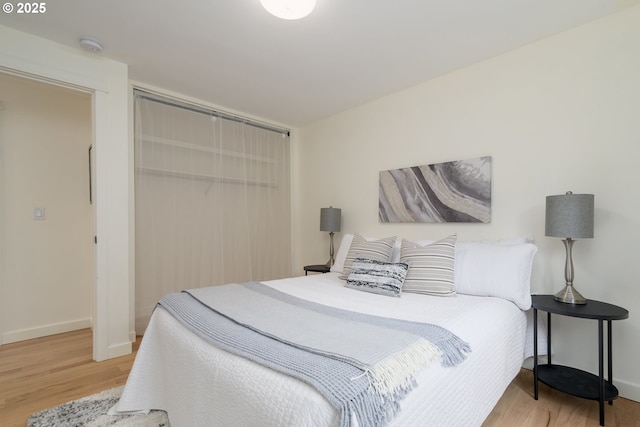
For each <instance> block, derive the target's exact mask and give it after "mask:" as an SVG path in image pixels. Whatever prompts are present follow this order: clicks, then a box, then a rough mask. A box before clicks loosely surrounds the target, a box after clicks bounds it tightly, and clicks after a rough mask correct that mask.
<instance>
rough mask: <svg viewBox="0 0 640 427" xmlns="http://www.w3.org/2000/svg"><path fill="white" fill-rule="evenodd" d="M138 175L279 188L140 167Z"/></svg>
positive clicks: (243, 180) (248, 181) (268, 184)
mask: <svg viewBox="0 0 640 427" xmlns="http://www.w3.org/2000/svg"><path fill="white" fill-rule="evenodd" d="M136 173H138V174H146V175H154V176H170V177H173V178H185V179H194V180H198V181H207V182H219V183H222V184H240V185H252V186H256V187H270V188H277V187H278V185H277V184H276V183H273V182H268V181H255V180H245V179H239V178H229V177H224V176H214V175H208V174H201V173H193V172H182V171H174V170H168V169H156V168H145V167H140V166H138V167H136Z"/></svg>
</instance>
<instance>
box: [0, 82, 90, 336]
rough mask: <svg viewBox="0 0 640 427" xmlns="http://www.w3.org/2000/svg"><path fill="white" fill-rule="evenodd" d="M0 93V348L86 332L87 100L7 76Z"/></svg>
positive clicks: (88, 243) (88, 316)
mask: <svg viewBox="0 0 640 427" xmlns="http://www.w3.org/2000/svg"><path fill="white" fill-rule="evenodd" d="M0 94H1V95H0V102H2V105H3V108H2V110H0V152H1V153H2V163H1V168H2V171H1V182H0V185H2V186H3V191H2V193H3V198H2V208H3V209H2V210H3V215H2V217H3V218H2V219H3V221H2V222H1V225H0V226H1V227H2V231H1V232H0V235H2V239H0V244H1V245H2V246H3V248H2V253H4V260H3V263H2V265H3V268H2V283H3V289H2V291H3V292H2V304H1V306H0V310H1V312H2V316H3V326H4V327H3V330H2V342H3V343H8V342H13V341H19V340H24V339H30V338H34V337H38V336H44V335H49V334H54V333H59V332H65V331H68V330H74V329H79V328H86V327H89V326H91V307H92V299H91V297H92V290H93V284H94V279H93V244H92V236H93V230H92V213H91V205H90V204H89V198H88V193H89V191H88V179H89V172H88V161H87V149H88V147H89V145H90V144H91V140H92V136H91V97H90V95H89V94H87V93H82V92H77V91H72V90H69V89H64V88H60V87H57V86H52V85H48V84H45V83H40V82H35V81H32V80H27V79H23V78H20V77H14V76H9V75H6V74H0ZM35 207H42V208H44V209H45V211H44V212H45V219H44V220H39V221H35V220H34V218H33V209H34V208H35Z"/></svg>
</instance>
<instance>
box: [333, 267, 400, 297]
mask: <svg viewBox="0 0 640 427" xmlns="http://www.w3.org/2000/svg"><path fill="white" fill-rule="evenodd" d="M408 270H409V265H408V264H405V263H401V262H399V263H391V262H382V261H374V260H372V259H369V258H356V259H355V260H354V261H353V264H351V273H349V277H347V284H346V285H345V286H346V287H347V288H352V289H358V290H360V291H365V292H372V293H374V294H381V295H388V296H392V297H399V296H400V293H401V292H402V284H403V283H404V278H405V276H406V275H407V271H408Z"/></svg>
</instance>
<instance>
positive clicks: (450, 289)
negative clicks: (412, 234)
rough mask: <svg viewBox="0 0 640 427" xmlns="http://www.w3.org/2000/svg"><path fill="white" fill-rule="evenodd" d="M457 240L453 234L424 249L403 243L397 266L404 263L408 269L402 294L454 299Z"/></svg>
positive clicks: (413, 244) (414, 244)
mask: <svg viewBox="0 0 640 427" xmlns="http://www.w3.org/2000/svg"><path fill="white" fill-rule="evenodd" d="M457 238H458V236H457V235H456V234H452V235H451V236H448V237H445V238H444V239H442V240H438V241H437V242H434V243H431V244H429V245H427V246H422V245H419V244H417V243H414V242H410V241H408V240H403V241H402V246H401V248H400V262H404V263H407V264H409V266H410V267H409V271H408V272H407V277H406V278H405V281H404V287H403V288H402V292H414V293H418V294H427V295H439V296H446V295H454V294H455V293H456V289H455V280H454V271H455V269H454V267H455V254H456V240H457Z"/></svg>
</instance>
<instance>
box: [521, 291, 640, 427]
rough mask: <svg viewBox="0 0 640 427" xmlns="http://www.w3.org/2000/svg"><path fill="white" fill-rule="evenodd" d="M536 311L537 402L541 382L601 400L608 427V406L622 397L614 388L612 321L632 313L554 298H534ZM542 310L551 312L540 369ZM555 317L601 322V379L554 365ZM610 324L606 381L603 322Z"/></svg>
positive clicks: (535, 383)
mask: <svg viewBox="0 0 640 427" xmlns="http://www.w3.org/2000/svg"><path fill="white" fill-rule="evenodd" d="M531 301H532V307H533V325H534V327H533V384H534V398H535V399H536V400H538V381H540V382H542V383H543V384H546V385H548V386H549V387H551V388H554V389H556V390H559V391H561V392H563V393H567V394H570V395H572V396H577V397H581V398H583V399H591V400H597V401H598V402H599V403H600V425H601V426H603V425H604V402H605V401H607V402H609V404H610V405H612V404H613V399H615V398H616V397H618V389H617V388H616V387H615V386H614V385H613V383H612V380H613V375H612V372H613V369H612V365H611V364H612V361H611V359H612V351H611V321H612V320H621V319H626V318H627V317H629V312H628V311H627V310H626V309H624V308H622V307H618V306H617V305H613V304H607V303H605V302H600V301H594V300H587V303H586V304H583V305H577V304H565V303H562V302H559V301H556V300H555V299H554V298H553V295H532V296H531ZM538 310H542V311H546V312H547V363H546V364H542V365H538ZM551 314H557V315H560V316H570V317H579V318H582V319H594V320H597V321H598V375H597V376H596V375H593V374H591V373H589V372H585V371H582V370H580V369H575V368H570V367H568V366H561V365H553V364H552V363H551ZM604 321H606V322H607V362H608V363H607V365H608V366H607V371H608V372H607V373H608V379H607V380H605V379H604V337H603V336H604V331H603V322H604Z"/></svg>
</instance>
